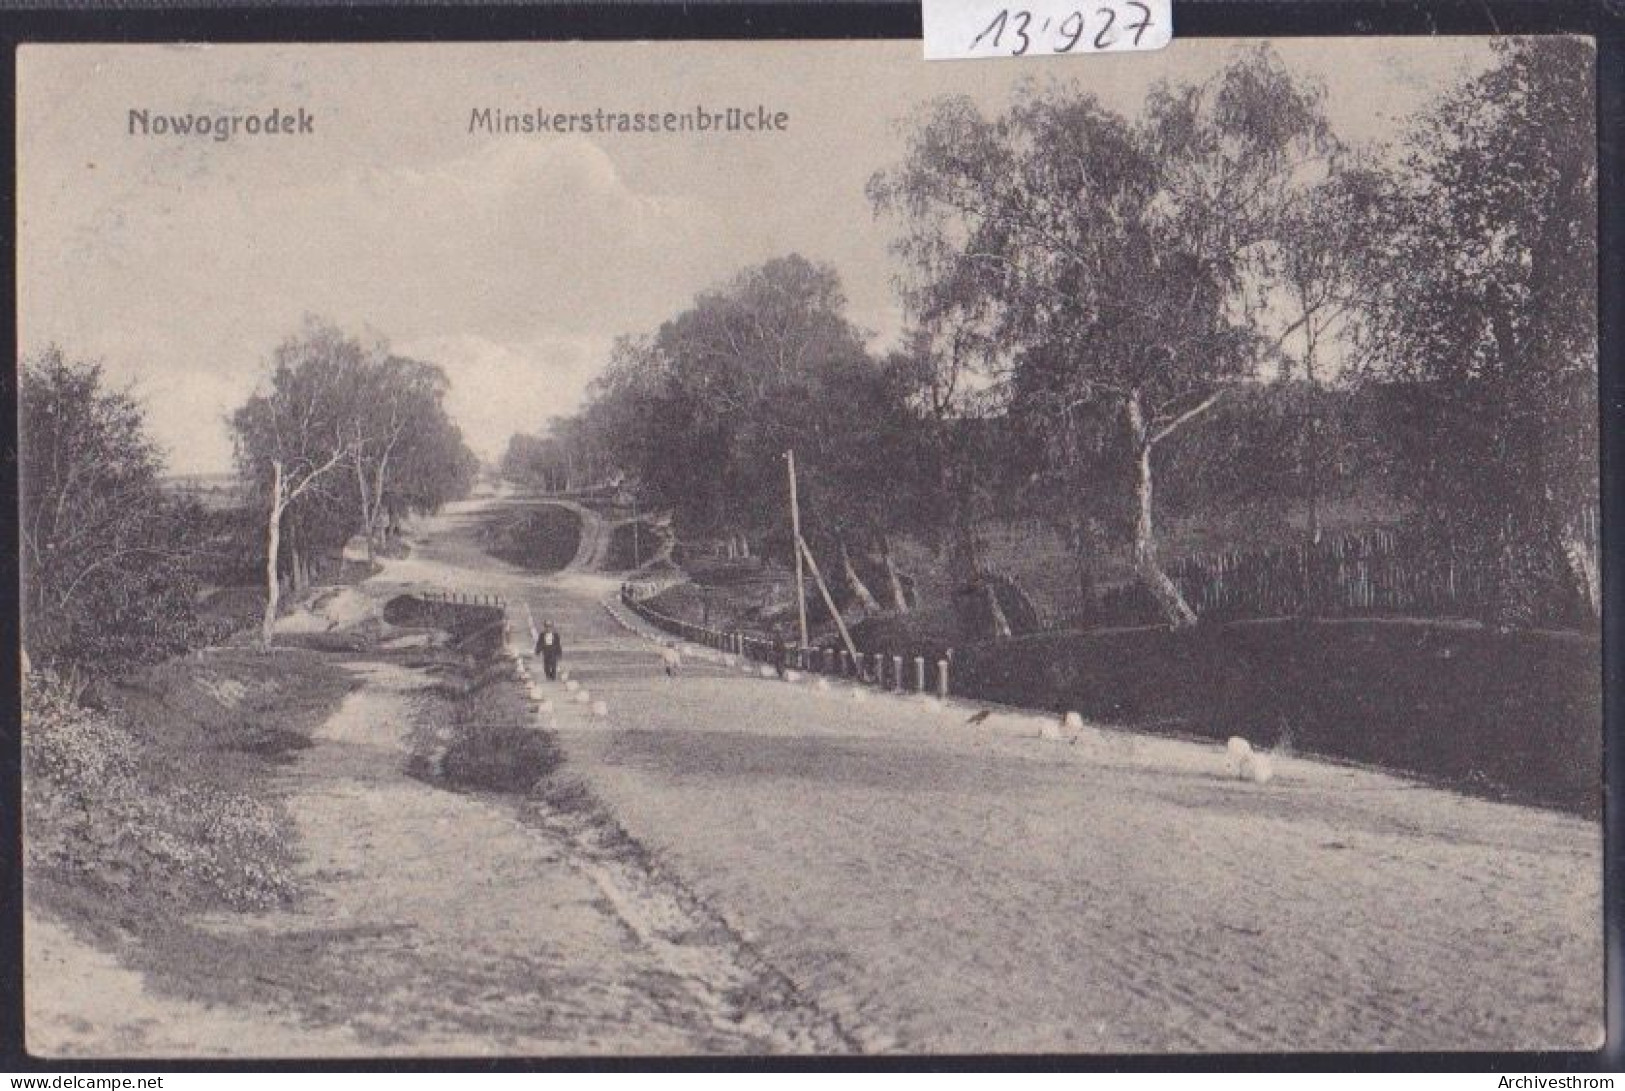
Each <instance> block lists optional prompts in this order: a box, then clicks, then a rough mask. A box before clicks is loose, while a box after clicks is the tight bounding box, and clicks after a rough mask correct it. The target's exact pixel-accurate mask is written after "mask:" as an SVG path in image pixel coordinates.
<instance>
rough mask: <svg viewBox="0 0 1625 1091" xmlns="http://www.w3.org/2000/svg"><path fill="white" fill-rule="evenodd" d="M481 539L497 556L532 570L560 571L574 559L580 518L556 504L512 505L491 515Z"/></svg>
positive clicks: (577, 544)
mask: <svg viewBox="0 0 1625 1091" xmlns="http://www.w3.org/2000/svg"><path fill="white" fill-rule="evenodd" d="M481 540H482V541H483V543H484V546H485V551H486V552H487V553H489V554H490V555H491V556H493V557H495V558H497V559H498V560H502V561H506V562H508V563H509V564H511V565H514V566H516V567H518V568H523V569H525V570H526V571H529V572H557V571H558V570H559V569H561V568H563V567H564V566H565V565H567V564H569V563H570V562H571V561H572V560H574V559H575V555H576V549H577V548H579V546H580V545H581V520H580V518H579V517H577V515H576V514H575V512H573V511H571V510H570V509H569V508H564V507H560V506H559V505H557V504H538V505H535V506H527V507H520V508H510V509H507V510H503V511H499V512H498V513H497V514H495V515H493V516H492V517H491V519H490V521H489V522H487V523H486V525H485V527H484V528H483V529H482V530H481Z"/></svg>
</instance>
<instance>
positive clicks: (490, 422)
mask: <svg viewBox="0 0 1625 1091" xmlns="http://www.w3.org/2000/svg"><path fill="white" fill-rule="evenodd" d="M610 344H611V342H610V341H609V340H607V339H605V340H599V339H596V338H592V337H577V336H572V335H570V334H565V333H559V334H555V335H551V336H543V337H539V338H534V339H531V340H528V341H523V342H504V341H494V340H492V339H490V338H488V337H484V336H481V335H479V334H472V333H465V334H457V335H453V336H449V337H430V338H425V339H422V340H419V341H411V342H404V343H400V344H397V345H396V346H395V349H396V351H398V352H400V353H401V354H402V355H406V356H412V357H415V358H418V359H423V360H431V361H433V362H435V363H437V364H439V365H440V366H441V367H443V368H445V370H446V374H447V375H448V376H450V378H451V393H450V394H449V396H448V403H449V404H448V408H449V409H450V411H451V413H452V415H453V417H454V418H455V419H456V420H457V422H458V424H460V425H461V426H462V429H463V437H464V439H466V440H467V441H468V445H469V446H470V447H472V448H473V449H474V451H475V453H477V454H478V455H480V457H482V458H485V459H489V460H492V461H494V460H496V459H497V458H499V457H500V456H501V454H502V451H503V449H504V448H505V447H506V446H507V444H508V437H509V436H511V435H513V434H514V433H515V432H536V431H539V430H540V429H541V428H542V426H543V425H544V424H545V423H546V421H547V419H548V418H549V417H554V416H563V415H565V414H567V413H570V412H572V411H574V410H575V409H577V408H578V407H579V406H580V405H581V400H582V395H583V394H584V392H585V391H586V388H587V384H588V383H590V382H591V381H592V378H593V376H594V375H596V374H597V373H598V371H599V369H600V368H602V367H603V364H604V361H605V360H606V359H608V356H609V350H610Z"/></svg>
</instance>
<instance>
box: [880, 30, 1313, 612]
mask: <svg viewBox="0 0 1625 1091" xmlns="http://www.w3.org/2000/svg"><path fill="white" fill-rule="evenodd" d="M1322 97H1323V96H1322V93H1321V91H1320V90H1319V89H1318V88H1314V87H1308V86H1303V85H1301V84H1299V83H1298V82H1296V81H1294V80H1293V78H1292V77H1291V76H1290V75H1289V74H1288V73H1287V72H1286V71H1285V69H1284V68H1283V67H1282V65H1281V64H1280V62H1279V61H1278V60H1277V59H1276V58H1275V56H1274V55H1273V54H1272V53H1271V52H1269V51H1268V50H1267V49H1264V48H1261V49H1255V50H1251V51H1248V52H1246V53H1244V54H1242V55H1240V56H1238V58H1237V59H1236V60H1235V61H1234V62H1233V63H1232V64H1231V65H1230V66H1229V67H1227V68H1226V69H1225V70H1224V71H1223V72H1221V73H1220V74H1219V75H1217V76H1216V77H1214V78H1213V79H1211V80H1209V81H1206V82H1204V83H1202V84H1197V85H1178V86H1176V85H1163V86H1160V87H1158V88H1157V89H1155V90H1154V91H1153V92H1152V94H1151V95H1150V96H1149V98H1148V101H1147V104H1146V107H1145V110H1144V112H1143V114H1142V116H1141V117H1139V118H1138V119H1134V120H1131V119H1128V118H1125V117H1123V116H1121V115H1119V114H1117V113H1115V112H1114V111H1112V110H1109V109H1108V108H1106V107H1105V106H1103V105H1102V104H1101V103H1100V102H1099V101H1098V100H1097V99H1095V98H1094V97H1093V96H1091V95H1088V94H1085V93H1081V92H1077V91H1075V90H1070V89H1067V88H1065V87H1062V86H1060V85H1050V86H1047V87H1033V86H1029V87H1027V88H1026V89H1024V90H1022V91H1020V92H1018V94H1017V98H1016V101H1015V102H1014V104H1013V105H1012V106H1011V107H1010V108H1009V109H1008V110H1007V111H1006V112H1005V113H1004V114H1002V115H1001V116H999V117H997V118H994V119H991V120H990V119H988V118H985V117H983V116H982V115H981V113H980V112H979V110H978V109H977V108H976V107H975V105H974V104H972V103H971V102H970V101H969V100H968V99H965V98H947V99H941V100H938V101H936V102H934V103H932V104H930V105H929V106H927V107H926V108H925V110H924V111H923V112H922V113H921V114H920V115H919V116H917V117H916V118H915V119H914V121H913V123H912V127H911V132H910V136H909V140H908V146H907V152H906V155H905V157H904V160H903V162H902V163H901V165H899V166H898V167H896V168H894V169H892V170H890V171H887V172H884V173H882V174H880V175H877V176H876V177H875V179H874V180H873V181H872V182H871V185H870V195H871V198H872V200H873V201H874V203H875V205H876V207H877V209H879V210H880V211H881V212H882V213H884V214H888V215H891V216H893V217H894V218H895V219H896V220H898V221H899V222H900V224H901V226H902V233H901V234H900V236H899V237H898V239H897V242H896V244H895V247H894V249H895V251H896V252H897V254H898V255H899V256H900V257H901V258H902V260H903V262H904V265H905V268H906V270H907V273H906V275H907V276H908V278H909V281H910V284H911V295H912V299H913V303H914V309H915V311H916V313H918V314H919V315H920V316H921V317H922V318H924V319H926V320H927V321H936V320H938V319H939V316H949V315H952V314H953V313H954V312H955V310H956V309H958V310H963V309H964V308H965V307H966V305H967V304H970V303H973V302H981V303H983V304H985V305H986V307H987V308H988V311H987V322H988V327H989V330H990V333H991V335H992V336H993V337H994V338H995V339H996V340H997V341H998V342H999V343H1000V345H1001V347H1002V348H1003V350H1004V351H1005V352H1006V353H1007V358H1008V359H1009V360H1010V361H1018V360H1020V361H1026V362H1029V363H1033V364H1036V365H1040V366H1044V367H1046V368H1048V369H1050V373H1049V374H1046V375H1044V376H1041V377H1038V376H1035V377H1033V378H1034V380H1035V381H1032V382H1030V383H1029V384H1028V386H1029V389H1030V390H1032V391H1034V392H1038V391H1042V392H1043V394H1044V397H1045V398H1046V400H1047V402H1048V413H1049V414H1050V415H1051V417H1052V419H1059V418H1060V417H1061V416H1062V415H1063V414H1065V413H1067V412H1069V411H1070V410H1072V409H1074V408H1076V407H1078V406H1081V405H1085V404H1090V403H1100V402H1102V401H1104V402H1106V403H1109V404H1110V406H1111V407H1112V413H1113V415H1114V416H1115V417H1116V419H1117V421H1118V428H1119V430H1120V435H1121V437H1122V442H1123V444H1124V446H1125V448H1126V450H1127V453H1128V458H1127V462H1128V464H1129V467H1130V471H1129V472H1130V477H1131V488H1130V492H1131V496H1132V500H1131V504H1132V521H1131V523H1132V532H1131V542H1132V544H1131V554H1132V560H1133V564H1134V568H1135V571H1136V573H1137V574H1138V577H1139V579H1140V581H1141V582H1142V583H1143V584H1144V585H1145V587H1146V588H1147V590H1148V591H1149V592H1150V593H1151V595H1152V596H1153V598H1154V599H1155V601H1156V602H1157V604H1158V606H1159V607H1160V609H1161V610H1162V612H1163V614H1164V616H1165V617H1166V618H1167V620H1168V622H1169V624H1170V625H1172V626H1175V627H1182V626H1187V625H1190V624H1193V623H1194V622H1195V620H1196V616H1195V613H1194V612H1193V611H1192V610H1191V608H1190V606H1189V605H1188V604H1187V603H1186V602H1185V599H1184V597H1183V596H1182V595H1181V593H1180V591H1179V589H1178V588H1177V587H1176V586H1175V585H1174V583H1173V581H1172V580H1170V579H1169V578H1168V576H1167V574H1166V573H1165V572H1164V570H1163V568H1162V565H1161V563H1160V561H1159V558H1158V543H1157V534H1156V524H1155V510H1156V509H1155V491H1154V486H1155V472H1154V471H1155V464H1156V456H1157V452H1158V447H1159V445H1161V444H1163V443H1165V442H1167V441H1168V440H1170V439H1172V438H1174V437H1175V436H1177V435H1178V434H1179V433H1180V432H1181V431H1182V430H1183V429H1186V428H1188V427H1190V426H1192V425H1193V424H1194V423H1195V422H1197V421H1198V420H1200V419H1201V418H1202V417H1203V415H1204V414H1206V413H1207V412H1208V410H1210V409H1211V408H1212V407H1213V406H1214V405H1215V404H1216V403H1217V402H1218V401H1219V399H1220V398H1221V397H1222V396H1223V394H1224V391H1225V389H1226V388H1227V387H1228V386H1229V385H1231V384H1234V383H1235V382H1237V381H1239V380H1242V379H1245V378H1247V377H1249V376H1250V375H1251V374H1252V373H1253V372H1254V370H1255V367H1256V364H1257V361H1258V358H1259V354H1260V352H1261V339H1262V336H1263V334H1262V331H1261V330H1260V329H1259V325H1258V317H1257V315H1256V314H1254V313H1252V311H1251V309H1250V308H1249V307H1248V306H1247V297H1246V292H1247V289H1248V286H1249V284H1250V283H1251V282H1252V279H1253V278H1254V277H1256V276H1257V271H1256V268H1255V262H1256V259H1257V256H1258V253H1259V251H1260V249H1261V248H1262V247H1263V246H1265V245H1266V244H1267V243H1268V242H1269V240H1270V231H1271V229H1272V224H1273V223H1274V222H1275V221H1276V216H1275V215H1274V213H1275V211H1276V210H1277V209H1278V208H1279V207H1280V206H1281V205H1282V204H1283V203H1284V202H1286V201H1287V200H1288V198H1289V196H1290V195H1291V193H1292V192H1294V190H1295V189H1297V188H1299V187H1301V186H1303V185H1305V184H1309V183H1311V182H1312V181H1313V180H1314V179H1315V178H1316V177H1318V176H1319V175H1320V174H1322V173H1323V171H1324V163H1325V159H1326V156H1327V153H1328V150H1329V140H1330V134H1329V130H1328V128H1327V126H1326V122H1325V120H1324V117H1323V114H1322V106H1321V100H1322ZM977 313H980V312H977ZM1037 349H1042V351H1023V350H1037Z"/></svg>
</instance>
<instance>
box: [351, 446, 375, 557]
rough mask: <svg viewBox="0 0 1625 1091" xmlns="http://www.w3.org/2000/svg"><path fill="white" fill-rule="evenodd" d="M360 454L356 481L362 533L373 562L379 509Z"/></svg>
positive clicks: (357, 456)
mask: <svg viewBox="0 0 1625 1091" xmlns="http://www.w3.org/2000/svg"><path fill="white" fill-rule="evenodd" d="M362 463H363V460H362V458H361V456H360V455H359V454H358V455H356V458H355V483H356V489H357V491H358V492H359V493H360V495H361V535H362V537H363V538H365V539H366V540H367V563H368V564H371V563H372V559H373V558H372V536H373V534H374V533H375V531H376V528H377V526H378V509H377V508H375V507H374V506H373V503H372V489H371V487H370V486H369V485H368V484H367V471H366V468H365V467H364V466H363V464H362Z"/></svg>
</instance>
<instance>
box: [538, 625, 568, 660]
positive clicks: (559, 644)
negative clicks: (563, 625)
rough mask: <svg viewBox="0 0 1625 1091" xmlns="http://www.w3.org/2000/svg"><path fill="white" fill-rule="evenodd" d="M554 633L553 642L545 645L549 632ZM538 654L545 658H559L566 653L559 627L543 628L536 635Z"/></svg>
mask: <svg viewBox="0 0 1625 1091" xmlns="http://www.w3.org/2000/svg"><path fill="white" fill-rule="evenodd" d="M549 633H551V634H553V643H551V644H547V645H543V643H542V641H544V640H546V639H547V636H548V634H549ZM536 654H537V655H539V656H541V657H542V658H543V659H557V658H558V657H559V656H561V655H563V654H564V639H563V638H562V637H560V636H559V633H558V630H557V629H543V630H542V631H541V632H540V633H538V634H537V635H536Z"/></svg>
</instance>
